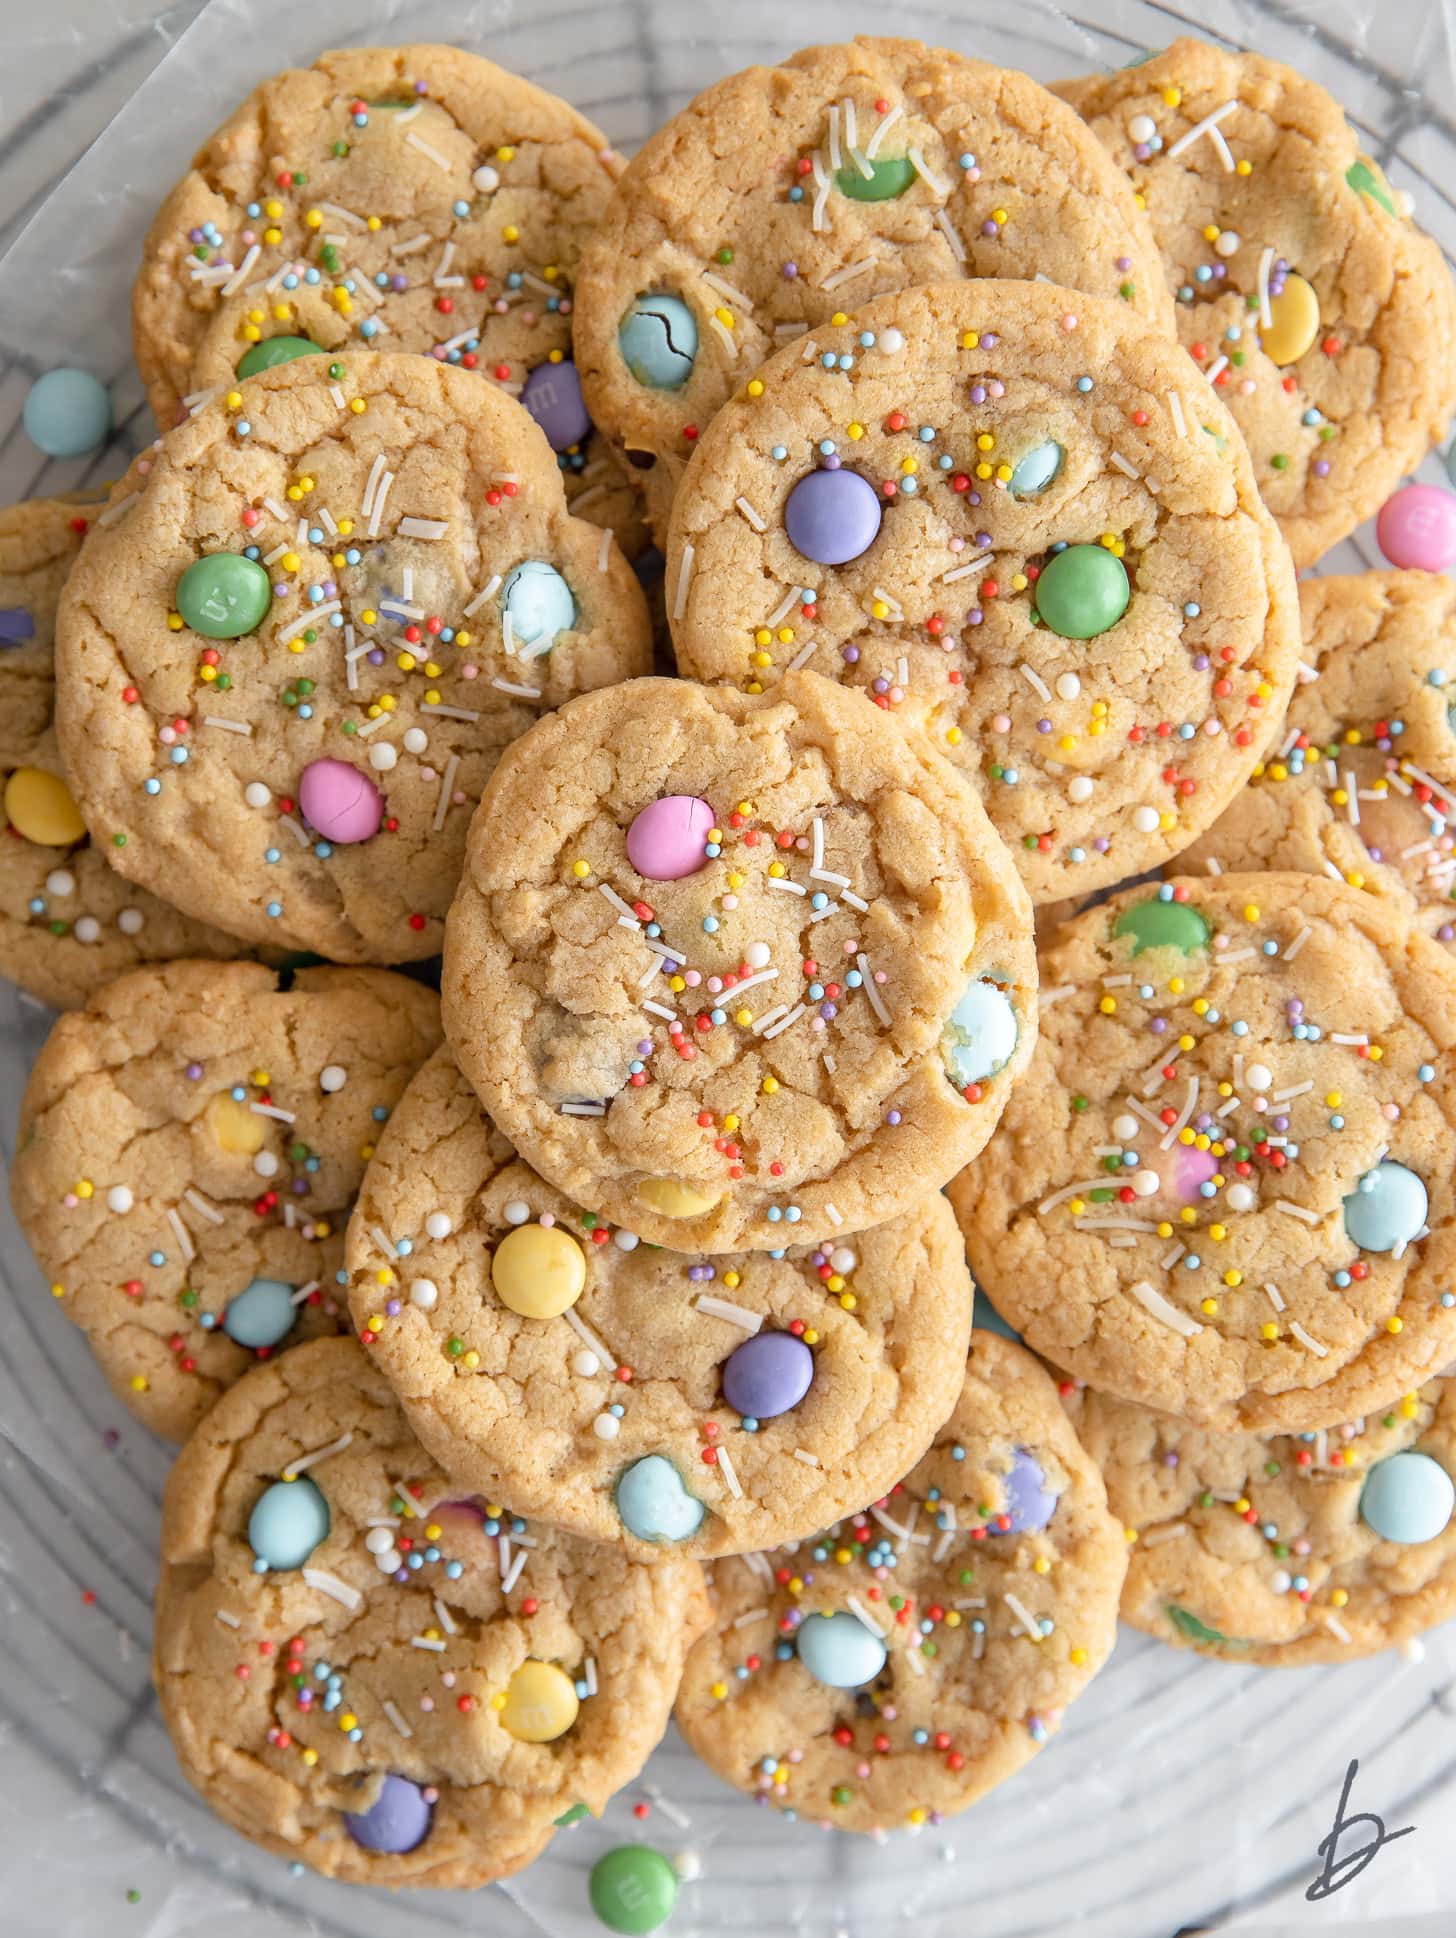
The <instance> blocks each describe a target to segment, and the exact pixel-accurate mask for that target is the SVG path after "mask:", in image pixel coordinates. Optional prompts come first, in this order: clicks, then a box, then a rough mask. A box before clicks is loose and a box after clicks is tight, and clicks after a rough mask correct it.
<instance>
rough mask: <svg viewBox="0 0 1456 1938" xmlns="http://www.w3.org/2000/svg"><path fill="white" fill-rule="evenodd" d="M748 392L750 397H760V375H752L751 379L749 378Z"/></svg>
mask: <svg viewBox="0 0 1456 1938" xmlns="http://www.w3.org/2000/svg"><path fill="white" fill-rule="evenodd" d="M748 394H749V396H750V397H762V395H763V379H762V377H754V378H753V379H751V381H750V383H749V386H748Z"/></svg>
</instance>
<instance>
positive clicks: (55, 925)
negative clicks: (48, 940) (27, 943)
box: [46, 922, 66, 935]
mask: <svg viewBox="0 0 1456 1938" xmlns="http://www.w3.org/2000/svg"><path fill="white" fill-rule="evenodd" d="M46 927H47V928H48V929H49V930H50V932H51V934H52V935H64V934H65V933H66V924H65V923H64V922H47V923H46Z"/></svg>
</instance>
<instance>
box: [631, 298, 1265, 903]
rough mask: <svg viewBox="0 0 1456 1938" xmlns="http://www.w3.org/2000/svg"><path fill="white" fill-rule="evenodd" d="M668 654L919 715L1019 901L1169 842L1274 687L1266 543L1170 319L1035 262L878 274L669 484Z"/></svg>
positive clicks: (1177, 841)
mask: <svg viewBox="0 0 1456 1938" xmlns="http://www.w3.org/2000/svg"><path fill="white" fill-rule="evenodd" d="M667 583H668V612H669V615H670V617H671V620H672V628H673V640H674V644H675V646H676V649H677V655H678V663H679V665H680V667H681V669H682V671H683V672H685V673H687V674H689V675H691V676H692V677H694V678H698V679H707V680H726V681H730V682H732V684H734V685H735V686H737V687H739V688H740V689H741V690H744V691H747V692H750V693H754V692H759V691H765V692H769V693H772V692H774V691H776V690H777V685H778V682H779V681H780V680H781V679H782V678H783V677H784V675H785V673H786V672H787V671H788V670H789V669H790V668H793V667H799V666H807V667H809V668H810V669H811V670H812V671H815V672H818V673H821V674H824V675H826V676H828V677H831V678H835V679H838V680H839V681H841V682H842V683H843V684H844V685H846V686H849V687H852V688H854V689H855V690H856V691H857V693H858V694H859V695H860V696H861V698H862V701H864V702H871V703H873V704H874V705H875V706H878V707H880V708H883V709H887V710H889V711H892V712H894V713H895V714H896V715H897V716H898V717H899V718H900V719H901V720H902V721H903V722H904V723H905V724H906V725H907V726H908V727H910V728H913V729H914V730H915V731H917V732H921V733H924V734H925V735H926V736H927V737H928V738H929V740H930V741H931V742H932V744H933V745H934V746H935V747H937V748H938V749H939V750H940V752H941V753H943V754H945V755H946V756H947V758H948V759H950V760H951V761H952V762H953V763H954V764H955V765H956V766H957V767H959V768H960V769H961V770H962V772H963V773H965V775H966V776H967V778H968V779H970V780H971V781H972V783H973V784H974V785H975V787H976V788H977V789H978V790H979V791H980V794H981V797H982V800H983V801H984V802H985V805H986V811H987V813H988V814H989V815H990V817H991V821H992V824H993V825H994V826H995V828H996V830H997V832H998V833H999V834H1000V835H1001V836H1002V837H1003V838H1004V839H1005V841H1006V842H1007V843H1008V845H1009V846H1010V847H1011V848H1012V850H1013V851H1014V853H1015V856H1016V860H1017V862H1018V864H1019V866H1020V868H1021V872H1022V876H1023V878H1024V879H1025V881H1026V884H1027V887H1028V888H1029V889H1030V891H1031V895H1032V899H1033V901H1036V902H1038V903H1040V902H1043V901H1051V900H1060V899H1062V898H1064V897H1068V896H1083V897H1085V896H1086V895H1088V894H1090V893H1091V892H1092V891H1093V890H1095V889H1098V888H1103V887H1107V886H1109V885H1110V884H1111V883H1113V882H1116V881H1122V880H1124V879H1126V878H1127V877H1128V876H1130V875H1137V874H1141V873H1142V872H1143V871H1145V870H1146V869H1149V868H1151V867H1154V866H1157V865H1159V864H1161V863H1162V862H1164V861H1167V860H1168V859H1170V858H1171V857H1172V856H1173V855H1176V854H1177V852H1178V851H1179V850H1180V849H1181V848H1183V847H1184V846H1186V845H1187V843H1188V841H1189V840H1190V839H1191V838H1192V837H1193V836H1194V835H1195V834H1198V833H1200V832H1202V830H1203V829H1204V828H1206V827H1207V826H1208V824H1209V823H1210V822H1211V821H1212V820H1213V819H1214V817H1215V816H1216V815H1217V813H1218V811H1219V809H1220V808H1221V807H1223V806H1224V805H1225V804H1226V803H1227V802H1228V801H1230V800H1231V799H1232V798H1233V796H1234V794H1235V793H1236V792H1237V790H1238V789H1239V787H1241V786H1242V784H1243V782H1244V781H1245V780H1246V779H1247V777H1248V775H1249V772H1250V770H1251V769H1252V768H1253V767H1254V765H1255V763H1256V762H1257V760H1258V758H1259V754H1260V752H1261V751H1262V749H1263V747H1264V745H1265V743H1266V741H1267V740H1268V737H1269V734H1270V732H1271V730H1272V727H1273V723H1274V722H1275V720H1277V718H1278V715H1279V711H1280V709H1281V708H1282V706H1283V705H1284V702H1285V701H1286V699H1287V698H1288V696H1289V693H1290V690H1291V687H1292V685H1293V682H1294V675H1295V667H1296V663H1297V659H1298V652H1299V617H1298V606H1297V601H1296V592H1295V584H1294V574H1293V571H1292V569H1291V567H1290V563H1289V554H1288V551H1287V549H1286V547H1285V545H1284V542H1283V540H1282V539H1281V538H1280V536H1279V533H1278V531H1277V529H1276V527H1275V525H1274V521H1273V519H1272V518H1271V517H1270V516H1269V514H1268V512H1267V511H1266V510H1265V508H1264V506H1263V504H1262V503H1261V502H1260V499H1259V494H1258V492H1257V490H1256V489H1255V487H1254V479H1253V475H1252V472H1251V470H1250V466H1249V460H1248V456H1247V453H1246V452H1245V450H1244V447H1243V444H1242V442H1241V440H1240V438H1239V436H1238V433H1237V431H1236V430H1235V428H1234V425H1233V422H1232V420H1231V419H1230V417H1229V415H1228V413H1227V412H1226V411H1225V410H1224V409H1223V407H1222V405H1221V404H1220V403H1219V402H1218V400H1217V399H1216V398H1215V397H1214V396H1213V395H1212V394H1211V393H1210V392H1209V391H1208V389H1207V386H1206V385H1204V384H1202V383H1201V382H1200V381H1199V380H1198V379H1197V377H1196V375H1195V373H1194V372H1193V370H1192V369H1191V368H1190V366H1189V363H1188V359H1187V358H1186V357H1185V356H1184V355H1183V354H1182V352H1181V351H1180V350H1179V349H1178V347H1177V345H1176V344H1175V343H1173V342H1172V341H1171V339H1170V338H1167V337H1164V336H1161V335H1159V334H1158V333H1156V332H1155V331H1153V330H1151V329H1149V328H1148V327H1147V326H1146V324H1144V323H1143V322H1142V321H1141V320H1140V319H1139V318H1137V317H1136V316H1134V315H1132V314H1131V313H1130V312H1129V311H1128V310H1127V309H1126V307H1124V306H1119V305H1117V304H1114V303H1107V302H1097V301H1094V300H1093V299H1092V298H1090V297H1084V296H1077V295H1074V294H1072V293H1071V292H1069V291H1067V290H1063V289H1057V288H1053V287H1052V286H1050V285H1049V284H1045V283H1030V282H1026V283H1009V282H1001V283H997V282H960V283H947V284H941V285H935V286H932V287H929V288H924V289H911V290H906V291H903V292H902V293H901V294H899V295H896V296H888V297H885V298H883V299H882V300H881V301H879V302H877V303H873V304H871V305H870V306H869V307H868V308H866V309H863V310H861V311H859V312H858V313H857V314H856V315H854V316H852V317H850V318H849V319H847V320H846V321H844V322H842V323H841V324H839V325H837V326H835V327H833V328H830V329H824V328H816V329H815V331H814V333H813V336H812V339H811V340H810V342H808V343H806V344H805V345H803V346H798V345H790V346H789V347H788V348H786V349H783V350H781V351H780V352H779V353H778V354H777V356H775V357H774V358H772V360H771V361H770V362H769V363H767V364H766V365H765V366H764V367H763V368H762V369H761V370H760V371H758V373H757V374H756V375H755V376H754V377H753V378H752V380H751V381H750V382H748V383H747V384H746V385H740V386H739V389H738V392H737V395H736V396H735V397H734V398H733V400H732V401H731V402H730V403H727V404H725V405H724V407H723V409H722V410H721V411H720V412H719V413H718V416H717V417H716V418H715V420H714V422H713V424H712V427H711V428H710V429H709V430H708V432H707V433H706V435H705V436H704V437H703V438H702V440H701V441H700V443H699V446H698V451H697V455H696V456H695V457H694V459H693V461H692V463H691V464H690V465H689V467H688V469H687V472H686V475H685V476H684V478H683V481H682V484H681V486H680V487H679V490H678V494H677V499H676V502H675V504H674V508H673V520H672V531H671V534H670V537H669V541H668V566H667Z"/></svg>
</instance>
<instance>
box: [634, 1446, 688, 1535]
mask: <svg viewBox="0 0 1456 1938" xmlns="http://www.w3.org/2000/svg"><path fill="white" fill-rule="evenodd" d="M616 1502H617V1512H618V1513H619V1514H620V1515H621V1517H622V1525H623V1527H624V1528H626V1530H627V1532H628V1533H629V1534H635V1535H636V1536H637V1538H638V1540H639V1541H686V1540H687V1539H688V1537H689V1536H690V1535H693V1534H696V1533H697V1531H698V1529H699V1528H700V1527H701V1526H702V1524H703V1503H702V1502H701V1501H700V1500H698V1499H697V1498H696V1496H695V1495H692V1494H690V1493H689V1492H688V1490H687V1488H686V1487H684V1485H683V1482H682V1476H681V1475H680V1474H679V1473H678V1471H677V1469H676V1467H674V1466H673V1464H672V1462H671V1461H670V1460H666V1459H664V1458H663V1456H662V1455H661V1454H647V1455H646V1456H645V1457H644V1458H643V1459H641V1460H638V1461H634V1463H633V1464H632V1465H631V1466H630V1467H629V1468H628V1469H627V1471H626V1472H625V1473H624V1474H623V1475H622V1476H621V1478H620V1479H619V1480H618V1482H617V1489H616Z"/></svg>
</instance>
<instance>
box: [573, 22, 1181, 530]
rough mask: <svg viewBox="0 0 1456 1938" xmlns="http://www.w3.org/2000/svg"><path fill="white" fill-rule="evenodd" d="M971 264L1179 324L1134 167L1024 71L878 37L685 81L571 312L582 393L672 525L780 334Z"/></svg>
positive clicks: (586, 263) (588, 265)
mask: <svg viewBox="0 0 1456 1938" xmlns="http://www.w3.org/2000/svg"><path fill="white" fill-rule="evenodd" d="M963 276H964V277H1032V276H1045V277H1047V278H1048V279H1049V280H1051V281H1052V282H1055V283H1064V284H1066V285H1067V286H1068V287H1069V288H1072V289H1084V290H1088V291H1090V292H1092V293H1093V294H1095V295H1100V296H1104V297H1107V298H1109V299H1111V300H1115V301H1117V302H1119V303H1121V304H1123V305H1125V306H1126V307H1127V309H1128V310H1130V311H1131V312H1133V313H1134V314H1137V315H1139V316H1142V317H1144V318H1146V319H1147V320H1149V321H1151V322H1154V323H1157V324H1158V325H1159V326H1160V327H1163V328H1167V327H1169V326H1170V325H1171V320H1172V314H1171V308H1170V305H1169V302H1168V298H1167V294H1166V291H1165V290H1164V288H1163V282H1162V276H1161V274H1160V269H1159V263H1158V257H1157V248H1156V244H1155V243H1154V241H1153V237H1152V233H1151V230H1150V227H1149V225H1148V221H1147V218H1146V216H1144V215H1143V214H1142V213H1141V211H1140V210H1139V208H1138V206H1137V202H1136V198H1135V197H1134V195H1133V194H1132V192H1131V190H1130V188H1129V186H1128V184H1127V182H1126V181H1125V180H1124V179H1123V177H1122V175H1121V173H1120V171H1119V170H1118V169H1117V168H1116V167H1115V166H1109V164H1108V157H1107V156H1106V155H1105V154H1104V153H1103V152H1102V151H1101V149H1100V147H1099V145H1098V144H1097V143H1096V142H1095V141H1093V140H1090V139H1089V138H1088V134H1087V130H1086V129H1085V128H1083V127H1082V126H1080V125H1079V123H1078V122H1077V120H1076V117H1075V116H1074V115H1073V114H1072V113H1070V112H1068V111H1067V110H1065V109H1064V108H1063V106H1062V104H1061V103H1059V102H1058V101H1057V100H1056V99H1055V98H1054V97H1053V96H1050V95H1048V93H1047V92H1046V90H1045V89H1044V88H1042V87H1039V86H1038V85H1037V83H1036V82H1035V81H1033V80H1032V79H1030V77H1029V76H1027V75H1025V74H1018V73H1016V72H1014V71H1012V70H1010V69H1007V68H999V67H991V66H988V65H986V64H985V63H984V62H982V61H975V60H968V59H966V58H964V57H963V56H962V55H959V54H955V53H948V52H947V51H946V50H945V49H943V48H936V47H926V46H924V45H923V44H922V43H921V42H920V41H915V40H893V39H871V38H863V37H862V38H860V39H856V40H853V41H850V42H848V43H846V44H844V45H841V46H831V47H806V48H804V49H803V50H802V51H801V52H800V53H797V54H794V55H793V56H791V58H790V59H788V60H786V61H784V62H782V63H781V64H780V65H779V66H777V67H771V68H770V67H750V68H745V69H744V70H743V72H742V73H739V74H731V75H729V76H728V77H727V78H726V79H725V80H722V81H718V82H715V83H714V85H713V86H712V87H710V88H707V89H705V90H704V92H703V93H701V94H700V95H698V96H697V98H696V99H695V100H693V101H690V102H689V103H688V105H687V107H685V108H684V109H683V110H682V111H681V112H680V113H679V114H676V115H674V116H673V118H672V120H670V121H669V122H668V123H667V124H666V126H665V127H663V128H661V129H659V130H658V132H657V134H655V135H654V136H653V137H652V139H651V140H650V141H649V142H647V144H646V145H645V146H644V147H643V148H642V149H641V150H640V151H639V153H638V154H637V156H636V157H635V159H634V160H633V161H632V162H631V164H630V165H629V167H628V169H627V172H626V174H625V175H624V176H623V177H622V180H621V182H620V183H619V184H618V186H617V189H616V192H615V194H614V195H613V197H612V200H611V202H610V204H609V205H608V208H607V211H606V213H605V215H604V216H603V218H602V221H601V224H600V226H599V227H598V228H597V230H596V232H595V234H594V236H593V237H592V239H591V241H590V242H589V244H588V246H587V248H586V251H585V253H584V256H583V262H582V273H581V279H580V284H579V299H580V308H579V310H578V312H577V317H576V354H577V360H578V363H579V365H580V368H581V376H582V383H583V386H584V388H585V390H586V395H587V401H588V402H589V404H590V405H591V409H592V414H593V416H594V417H595V419H596V421H597V423H598V424H599V425H601V427H602V428H603V430H604V431H605V432H606V434H607V436H608V437H610V438H611V439H613V440H614V442H616V443H617V444H619V445H620V446H623V447H624V448H625V449H626V451H627V453H628V455H629V456H630V457H635V458H636V459H637V461H638V462H639V463H641V464H646V465H648V466H650V468H649V469H647V470H645V471H641V472H639V473H637V474H636V475H637V476H639V477H640V478H642V479H644V480H645V483H646V489H647V500H648V511H649V515H650V517H651V520H652V525H653V529H654V531H655V532H656V533H657V535H658V538H659V540H660V539H661V538H662V537H663V535H664V534H665V533H666V531H667V522H668V514H669V511H670V508H671V501H672V493H673V490H674V488H675V487H676V484H677V482H678V479H679V478H680V476H681V473H682V470H683V466H684V465H685V463H686V462H687V460H688V458H689V457H690V456H691V455H692V450H693V442H694V440H695V439H696V438H697V437H699V436H700V435H701V433H702V432H704V431H705V430H706V429H707V427H708V424H709V421H710V420H711V418H712V416H713V413H714V412H715V411H716V410H717V409H718V408H719V406H720V405H722V404H723V403H725V402H726V401H727V399H728V398H729V397H730V396H731V395H732V394H733V392H734V391H735V390H737V389H739V388H740V387H741V386H742V384H743V383H744V382H745V381H746V380H747V379H748V378H749V377H751V376H752V374H753V371H754V369H755V367H756V366H757V365H758V364H760V363H762V362H763V360H764V358H765V357H766V356H767V355H768V354H769V352H770V351H772V350H775V349H777V348H779V347H780V346H781V345H782V344H784V343H785V342H786V341H787V340H788V339H790V338H795V337H801V336H803V335H804V333H805V332H806V331H812V330H817V329H819V328H820V327H821V326H823V325H826V324H828V323H830V322H831V320H832V319H833V318H834V317H835V316H836V315H837V314H838V313H839V312H840V311H841V310H850V309H857V308H859V307H860V306H861V305H863V304H864V303H866V302H868V301H869V300H870V298H871V297H874V296H882V295H885V294H887V293H888V292H890V291H892V290H903V289H907V288H909V287H910V286H912V285H913V284H917V283H943V282H948V281H950V280H952V279H954V278H958V277H963Z"/></svg>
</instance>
